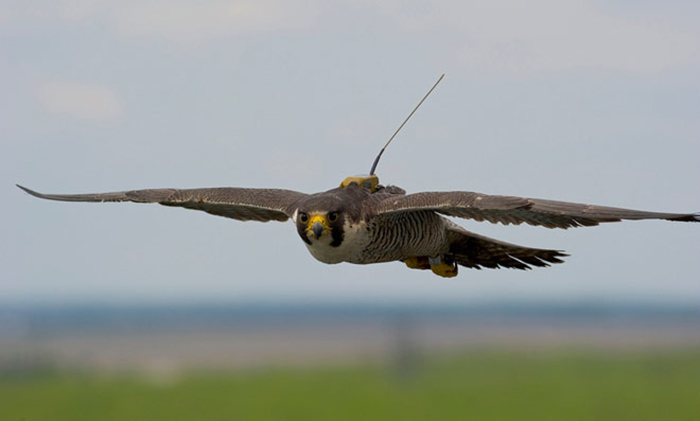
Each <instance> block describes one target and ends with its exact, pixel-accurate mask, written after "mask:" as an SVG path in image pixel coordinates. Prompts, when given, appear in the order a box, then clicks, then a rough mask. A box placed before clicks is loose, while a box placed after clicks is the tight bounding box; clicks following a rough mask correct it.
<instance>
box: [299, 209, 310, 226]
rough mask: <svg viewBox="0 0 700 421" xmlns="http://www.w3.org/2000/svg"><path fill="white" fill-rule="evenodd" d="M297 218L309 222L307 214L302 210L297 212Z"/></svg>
mask: <svg viewBox="0 0 700 421" xmlns="http://www.w3.org/2000/svg"><path fill="white" fill-rule="evenodd" d="M299 220H300V221H301V222H302V223H304V224H305V223H307V222H309V215H307V214H306V213H305V212H302V213H300V214H299Z"/></svg>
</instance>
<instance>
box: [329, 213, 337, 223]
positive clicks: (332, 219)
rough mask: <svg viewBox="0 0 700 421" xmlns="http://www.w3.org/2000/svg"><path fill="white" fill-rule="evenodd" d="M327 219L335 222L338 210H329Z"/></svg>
mask: <svg viewBox="0 0 700 421" xmlns="http://www.w3.org/2000/svg"><path fill="white" fill-rule="evenodd" d="M328 220H329V221H331V222H335V221H337V220H338V212H331V213H329V214H328Z"/></svg>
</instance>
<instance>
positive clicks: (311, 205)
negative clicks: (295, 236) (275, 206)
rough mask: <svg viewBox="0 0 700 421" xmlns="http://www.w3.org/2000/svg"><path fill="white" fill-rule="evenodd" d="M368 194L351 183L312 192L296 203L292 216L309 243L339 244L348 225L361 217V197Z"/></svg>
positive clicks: (304, 238) (298, 230) (336, 245)
mask: <svg viewBox="0 0 700 421" xmlns="http://www.w3.org/2000/svg"><path fill="white" fill-rule="evenodd" d="M368 194H370V193H369V192H365V191H363V190H362V189H360V188H358V187H357V186H356V185H354V184H353V187H350V188H338V189H333V190H329V191H327V192H325V193H320V194H317V195H312V196H311V197H309V198H308V199H307V200H305V201H303V202H302V203H300V204H299V208H298V209H297V210H296V212H295V214H294V217H293V219H294V223H295V224H296V226H297V232H298V233H299V236H300V237H301V239H302V240H303V241H304V242H305V243H306V244H307V245H309V246H314V245H317V244H325V245H328V246H331V247H338V246H340V245H341V244H342V243H343V238H344V236H345V231H346V230H347V228H348V227H350V226H352V225H354V224H355V222H357V220H358V219H359V218H360V208H361V203H362V198H363V197H364V196H365V195H368Z"/></svg>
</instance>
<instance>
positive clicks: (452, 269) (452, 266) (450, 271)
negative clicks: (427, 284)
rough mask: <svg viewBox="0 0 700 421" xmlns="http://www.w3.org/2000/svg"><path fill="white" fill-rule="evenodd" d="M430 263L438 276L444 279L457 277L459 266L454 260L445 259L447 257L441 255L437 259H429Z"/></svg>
mask: <svg viewBox="0 0 700 421" xmlns="http://www.w3.org/2000/svg"><path fill="white" fill-rule="evenodd" d="M428 261H429V263H430V270H432V271H433V273H434V274H436V275H438V276H442V277H443V278H454V277H455V276H457V273H458V269H457V264H456V263H455V262H454V260H452V259H445V256H443V255H440V256H437V257H431V258H430V259H428Z"/></svg>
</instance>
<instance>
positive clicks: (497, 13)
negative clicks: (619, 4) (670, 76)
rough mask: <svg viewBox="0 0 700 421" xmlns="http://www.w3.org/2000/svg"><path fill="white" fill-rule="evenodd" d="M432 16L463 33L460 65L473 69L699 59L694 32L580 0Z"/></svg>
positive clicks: (611, 66) (639, 67)
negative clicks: (616, 14) (602, 8)
mask: <svg viewBox="0 0 700 421" xmlns="http://www.w3.org/2000/svg"><path fill="white" fill-rule="evenodd" d="M438 15H439V16H440V18H441V19H445V20H446V21H445V22H444V24H447V25H450V26H452V27H453V28H456V29H457V30H458V31H459V32H460V33H461V34H462V37H461V38H462V42H461V43H457V44H461V45H460V46H459V48H458V49H457V55H458V61H459V63H460V65H461V66H462V67H465V68H468V69H472V70H475V71H497V72H504V73H525V74H530V73H541V72H552V71H554V72H557V71H562V70H570V69H575V68H583V69H588V70H612V71H622V72H633V73H656V72H660V71H663V70H666V69H669V68H673V67H676V66H679V65H681V64H684V63H686V62H688V61H690V60H694V59H697V57H698V51H699V43H698V36H697V35H698V34H697V33H695V34H694V33H688V32H683V31H681V30H679V28H678V27H676V26H674V25H672V24H670V23H668V22H657V21H653V20H648V19H646V20H645V19H644V18H641V17H639V18H636V19H631V18H630V19H626V18H621V17H619V16H613V15H611V14H607V13H605V12H604V11H602V10H599V9H596V8H595V7H594V3H592V2H589V1H582V0H580V1H566V2H563V1H553V0H533V1H529V2H522V3H521V2H513V1H511V0H500V1H499V0H496V1H491V2H483V3H478V4H476V3H475V4H471V5H465V6H462V7H460V11H459V13H444V14H442V13H438Z"/></svg>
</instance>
